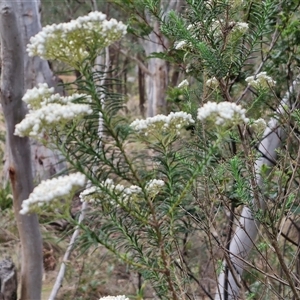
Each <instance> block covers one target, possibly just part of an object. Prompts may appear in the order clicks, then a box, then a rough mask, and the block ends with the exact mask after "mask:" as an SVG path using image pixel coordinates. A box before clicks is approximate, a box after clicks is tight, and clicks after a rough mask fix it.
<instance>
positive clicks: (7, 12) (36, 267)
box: [0, 1, 42, 300]
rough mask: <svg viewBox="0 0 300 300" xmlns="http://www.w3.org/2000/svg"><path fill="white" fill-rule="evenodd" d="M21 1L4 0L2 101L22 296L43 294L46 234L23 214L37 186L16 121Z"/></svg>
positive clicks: (20, 111)
mask: <svg viewBox="0 0 300 300" xmlns="http://www.w3.org/2000/svg"><path fill="white" fill-rule="evenodd" d="M17 10H18V7H17V2H14V1H2V2H1V4H0V34H1V47H2V48H1V52H2V53H1V55H2V74H1V83H0V84H1V104H2V109H3V112H4V117H5V123H6V132H7V141H6V142H7V144H8V148H9V158H8V162H9V176H10V180H11V183H12V192H13V205H14V212H15V217H16V221H17V226H18V231H19V235H20V241H21V246H22V270H21V297H20V299H21V300H25V299H26V300H28V299H34V300H38V299H40V297H41V285H42V238H41V234H40V231H39V223H38V219H37V216H36V215H26V216H23V215H20V214H19V211H20V209H21V205H22V201H23V200H24V199H27V198H28V196H29V194H30V193H31V192H32V189H33V178H32V171H31V156H30V144H29V139H28V138H20V137H17V136H15V135H14V130H15V125H16V124H18V123H19V122H20V121H21V120H22V119H23V118H24V116H25V109H24V105H23V103H22V96H23V93H24V61H23V53H24V50H23V45H22V39H21V34H20V28H19V26H18V19H17V13H16V12H17Z"/></svg>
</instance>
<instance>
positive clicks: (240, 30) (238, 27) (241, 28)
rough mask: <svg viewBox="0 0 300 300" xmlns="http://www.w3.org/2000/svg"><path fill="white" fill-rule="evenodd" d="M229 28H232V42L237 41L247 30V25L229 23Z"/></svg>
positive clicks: (243, 23)
mask: <svg viewBox="0 0 300 300" xmlns="http://www.w3.org/2000/svg"><path fill="white" fill-rule="evenodd" d="M229 26H232V30H231V32H230V39H231V40H233V41H236V40H239V39H240V38H241V37H242V36H244V35H245V34H246V33H247V31H248V30H249V25H248V23H245V22H230V23H229Z"/></svg>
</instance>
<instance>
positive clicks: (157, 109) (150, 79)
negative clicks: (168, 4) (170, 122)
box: [142, 20, 169, 117]
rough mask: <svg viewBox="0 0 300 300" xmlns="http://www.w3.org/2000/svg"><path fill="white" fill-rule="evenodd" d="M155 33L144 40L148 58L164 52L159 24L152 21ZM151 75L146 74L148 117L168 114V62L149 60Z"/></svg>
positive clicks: (155, 59) (157, 59) (156, 59)
mask: <svg viewBox="0 0 300 300" xmlns="http://www.w3.org/2000/svg"><path fill="white" fill-rule="evenodd" d="M150 23H152V24H151V25H152V26H153V31H152V32H151V33H150V34H149V36H148V40H144V41H143V42H142V45H143V47H144V50H145V53H146V56H149V55H150V54H152V53H154V52H163V51H164V47H163V45H162V40H161V39H162V38H163V37H162V36H160V35H159V34H160V33H159V22H158V21H157V20H155V21H151V22H150ZM148 70H149V72H150V75H149V74H146V78H145V87H146V95H147V117H153V116H155V115H157V114H158V113H165V112H166V99H165V96H166V89H167V86H168V76H169V75H168V67H167V62H166V61H164V60H162V59H159V58H150V59H148Z"/></svg>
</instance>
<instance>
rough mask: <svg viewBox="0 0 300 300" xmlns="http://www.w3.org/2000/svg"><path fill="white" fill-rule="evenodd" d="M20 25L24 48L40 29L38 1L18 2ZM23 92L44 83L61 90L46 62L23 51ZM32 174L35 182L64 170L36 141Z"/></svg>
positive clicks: (53, 153) (54, 154)
mask: <svg viewBox="0 0 300 300" xmlns="http://www.w3.org/2000/svg"><path fill="white" fill-rule="evenodd" d="M18 6H19V13H20V25H21V28H22V38H23V44H24V46H26V45H27V44H28V43H29V40H30V38H31V37H32V36H34V35H36V34H37V33H38V32H39V31H40V30H41V29H42V25H41V20H40V13H39V8H40V0H36V1H26V0H19V1H18ZM24 68H25V91H26V90H27V89H31V88H33V87H35V86H37V84H38V83H44V82H46V83H47V84H48V86H51V87H52V86H54V87H55V89H56V91H57V92H60V93H61V92H62V88H60V89H59V88H58V87H57V81H56V79H55V77H54V76H53V73H52V71H51V69H50V67H49V64H48V62H47V61H45V60H43V59H41V58H40V57H37V56H34V57H29V56H28V54H27V52H26V51H24ZM31 156H32V172H33V177H34V180H35V181H36V182H39V181H41V180H43V179H47V178H49V177H51V176H53V175H54V174H56V173H58V172H59V171H61V170H63V169H64V168H65V164H64V163H63V162H62V161H63V158H62V157H61V156H60V155H59V153H58V152H56V151H52V150H50V149H48V148H46V147H44V146H43V145H40V144H38V143H37V142H36V141H34V140H32V141H31Z"/></svg>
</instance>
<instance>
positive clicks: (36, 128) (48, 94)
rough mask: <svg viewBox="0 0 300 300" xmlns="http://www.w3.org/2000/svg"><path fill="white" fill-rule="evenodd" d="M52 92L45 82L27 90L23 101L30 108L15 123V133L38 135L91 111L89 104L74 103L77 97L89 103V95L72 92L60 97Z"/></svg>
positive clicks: (22, 135) (58, 127)
mask: <svg viewBox="0 0 300 300" xmlns="http://www.w3.org/2000/svg"><path fill="white" fill-rule="evenodd" d="M53 92H54V89H53V88H49V87H48V85H47V84H39V87H38V88H33V89H30V90H27V92H26V93H25V95H24V97H23V101H24V102H26V103H27V104H28V107H29V109H30V110H29V113H28V114H27V115H26V116H25V118H24V119H23V120H22V121H21V123H19V124H17V125H16V127H15V135H18V136H20V137H24V136H31V137H38V136H39V134H40V133H41V132H42V131H43V130H46V129H48V130H51V129H52V128H55V129H63V128H64V125H65V124H66V123H68V122H69V121H71V120H73V121H74V120H75V121H77V120H80V119H81V118H82V117H83V116H85V115H87V114H91V113H92V109H91V107H90V105H89V104H79V103H74V101H76V100H78V99H84V101H85V102H88V103H91V101H92V99H91V97H90V96H89V95H85V94H73V95H71V96H67V97H62V96H60V95H59V94H53Z"/></svg>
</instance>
